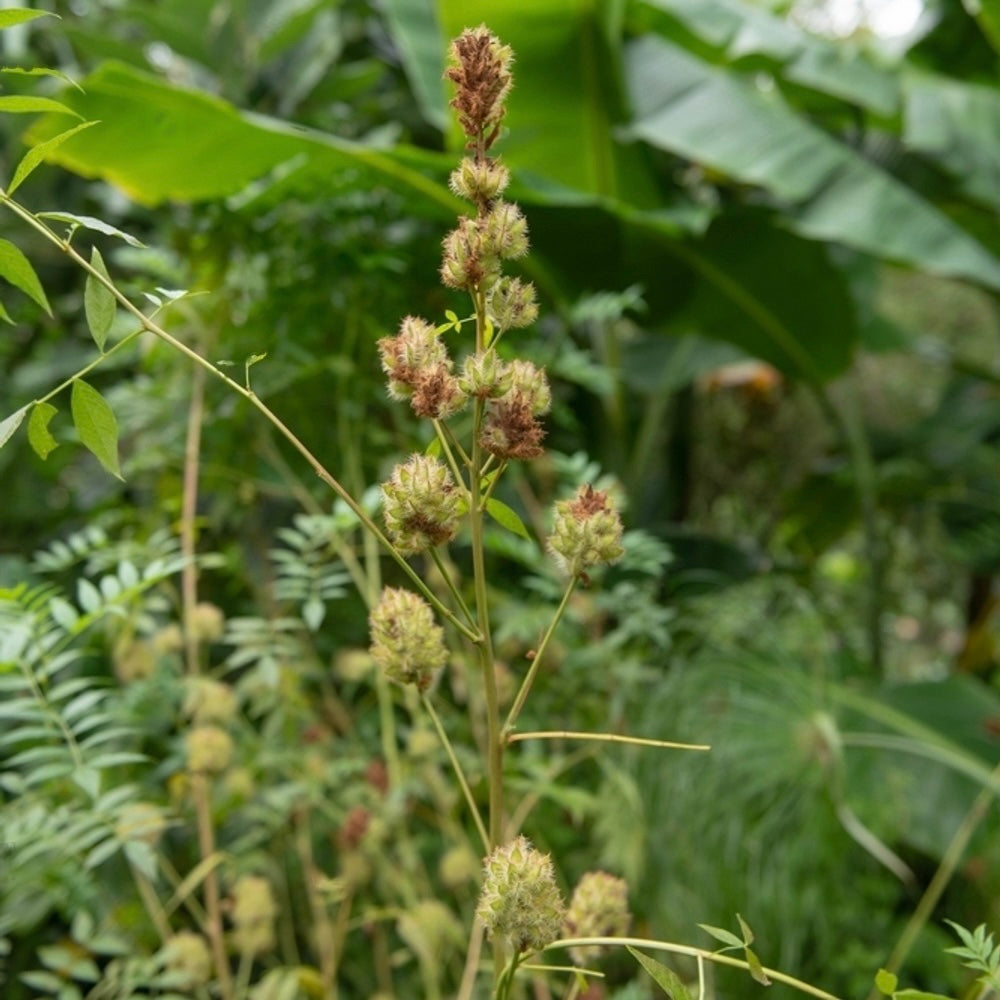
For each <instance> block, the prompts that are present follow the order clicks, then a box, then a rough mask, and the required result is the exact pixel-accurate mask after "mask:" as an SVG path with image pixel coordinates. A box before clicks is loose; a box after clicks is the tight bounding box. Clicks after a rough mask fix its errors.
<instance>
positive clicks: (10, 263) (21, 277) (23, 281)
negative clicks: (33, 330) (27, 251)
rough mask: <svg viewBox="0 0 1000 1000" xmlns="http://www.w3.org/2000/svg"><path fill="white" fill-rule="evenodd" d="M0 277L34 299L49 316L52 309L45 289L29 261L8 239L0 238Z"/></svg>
mask: <svg viewBox="0 0 1000 1000" xmlns="http://www.w3.org/2000/svg"><path fill="white" fill-rule="evenodd" d="M0 278H5V279H6V280H7V281H9V282H10V283H11V284H12V285H13V286H14V287H15V288H20V289H21V291H22V292H24V294H25V295H27V296H28V297H29V298H32V299H34V301H35V302H37V303H38V304H39V305H40V306H41V307H42V308H43V309H44V310H45V311H46V312H47V313H48V314H49V315H50V316H51V315H52V309H51V307H50V306H49V300H48V299H47V298H46V297H45V289H44V288H42V283H41V282H40V281H39V280H38V275H37V274H35V269H34V268H33V267H32V266H31V261H29V260H28V258H27V257H25V256H24V254H23V253H22V252H21V250H20V249H18V248H17V247H16V246H14V244H13V243H11V242H10V240H2V239H0Z"/></svg>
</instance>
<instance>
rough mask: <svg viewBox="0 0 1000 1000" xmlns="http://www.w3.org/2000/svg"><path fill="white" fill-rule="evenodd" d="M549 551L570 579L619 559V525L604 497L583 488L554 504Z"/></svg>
mask: <svg viewBox="0 0 1000 1000" xmlns="http://www.w3.org/2000/svg"><path fill="white" fill-rule="evenodd" d="M549 549H550V550H551V551H552V553H553V554H554V555H555V556H556V557H557V559H558V560H559V561H560V562H561V563H562V564H563V565H564V567H565V568H566V570H567V572H568V573H569V574H570V575H571V576H577V575H579V574H580V573H583V572H585V571H586V570H587V569H588V568H589V567H592V566H603V565H606V564H608V563H613V562H615V561H617V560H618V559H620V558H621V557H622V555H623V553H624V551H625V550H624V549H623V548H622V522H621V518H620V517H619V515H618V511H616V510H615V509H614V508H613V507H612V506H611V502H610V501H609V500H608V495H607V493H605V492H603V491H601V490H595V489H594V488H593V487H592V486H590V485H587V486H581V487H580V489H579V490H578V491H577V494H576V496H575V497H574V498H573V499H572V500H560V501H558V502H557V503H556V513H555V521H554V524H553V528H552V534H551V535H550V536H549Z"/></svg>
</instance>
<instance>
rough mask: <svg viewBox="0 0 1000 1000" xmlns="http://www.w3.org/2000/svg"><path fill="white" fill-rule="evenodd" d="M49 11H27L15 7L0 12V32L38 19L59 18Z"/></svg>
mask: <svg viewBox="0 0 1000 1000" xmlns="http://www.w3.org/2000/svg"><path fill="white" fill-rule="evenodd" d="M58 16H59V15H58V14H53V13H52V12H51V11H49V10H27V9H26V8H24V7H13V8H11V9H10V10H0V31H3V29H4V28H11V27H13V26H14V25H15V24H23V23H24V22H25V21H33V20H34V19H35V18H36V17H58Z"/></svg>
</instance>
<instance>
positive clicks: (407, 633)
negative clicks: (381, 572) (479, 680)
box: [368, 587, 448, 691]
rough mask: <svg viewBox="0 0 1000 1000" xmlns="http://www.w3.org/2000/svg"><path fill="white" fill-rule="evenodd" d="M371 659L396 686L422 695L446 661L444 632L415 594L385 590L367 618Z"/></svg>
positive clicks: (423, 601) (394, 589) (421, 599)
mask: <svg viewBox="0 0 1000 1000" xmlns="http://www.w3.org/2000/svg"><path fill="white" fill-rule="evenodd" d="M368 621H369V626H370V629H371V639H372V645H371V652H372V659H374V660H375V662H376V663H377V664H379V666H380V667H382V669H383V670H384V671H385V673H386V675H387V676H388V677H389V678H390V679H391V680H394V681H397V682H398V683H400V684H415V685H416V686H417V689H418V690H420V691H426V690H427V688H428V687H429V686H430V684H431V681H432V680H433V679H434V675H435V674H436V673H437V672H438V670H440V669H441V668H442V667H443V666H444V665H445V663H446V662H447V660H448V650H447V648H446V647H445V644H444V630H443V629H442V628H441V626H440V625H438V624H437V623H436V622H435V621H434V612H433V611H432V610H431V607H430V605H429V604H428V603H427V602H426V601H425V600H424V599H423V598H422V597H420V596H418V595H417V594H413V593H411V592H410V591H408V590H400V589H397V588H395V587H386V588H385V589H384V590H383V591H382V597H381V600H379V602H378V605H377V606H376V607H375V608H374V609H373V611H372V613H371V616H370V617H369V620H368Z"/></svg>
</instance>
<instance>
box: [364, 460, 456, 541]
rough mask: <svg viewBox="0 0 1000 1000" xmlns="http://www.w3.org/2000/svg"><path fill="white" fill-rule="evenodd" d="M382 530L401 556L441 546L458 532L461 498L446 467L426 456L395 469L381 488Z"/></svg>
mask: <svg viewBox="0 0 1000 1000" xmlns="http://www.w3.org/2000/svg"><path fill="white" fill-rule="evenodd" d="M382 497H383V501H384V505H383V514H384V517H385V526H386V529H387V530H388V532H389V536H390V537H391V539H392V541H393V543H394V544H395V546H396V548H398V549H399V551H400V552H401V553H402V554H403V555H414V554H415V553H417V552H423V551H425V550H426V549H429V548H433V547H434V546H436V545H441V544H443V543H444V542H447V541H449V540H450V539H451V538H453V537H454V535H455V532H456V531H457V530H458V519H459V508H460V503H461V495H460V493H459V491H458V489H457V488H456V486H455V481H454V480H453V479H452V477H451V473H450V472H449V471H448V467H447V466H446V465H445V464H444V463H443V462H441V461H440V460H438V459H436V458H432V457H430V456H428V455H413V456H411V457H410V459H409V460H408V461H407V462H405V463H403V464H402V465H397V466H396V468H395V469H393V472H392V478H391V479H389V480H388V482H385V483H383V484H382Z"/></svg>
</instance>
